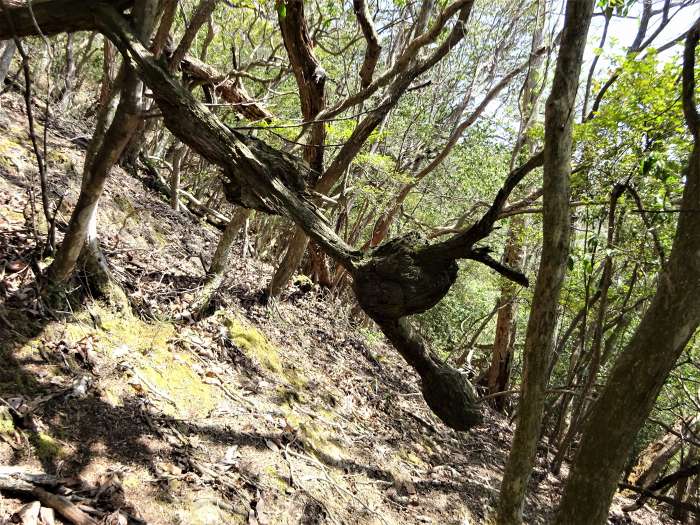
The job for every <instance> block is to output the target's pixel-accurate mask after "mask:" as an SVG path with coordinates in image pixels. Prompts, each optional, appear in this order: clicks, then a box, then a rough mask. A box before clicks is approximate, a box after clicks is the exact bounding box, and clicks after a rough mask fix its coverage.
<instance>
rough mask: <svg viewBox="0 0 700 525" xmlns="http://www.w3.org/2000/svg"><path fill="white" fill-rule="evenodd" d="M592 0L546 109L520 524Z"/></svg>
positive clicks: (577, 10) (560, 265)
mask: <svg viewBox="0 0 700 525" xmlns="http://www.w3.org/2000/svg"><path fill="white" fill-rule="evenodd" d="M592 13H593V2H592V1H591V0H584V1H581V0H568V1H567V4H566V16H565V21H564V30H563V34H562V40H561V47H560V49H559V56H558V57H557V65H556V71H555V73H554V81H553V84H552V91H551V94H550V95H549V98H548V100H547V105H546V110H545V146H544V186H543V187H544V212H543V219H542V221H543V243H542V256H541V260H540V267H539V271H538V274H537V283H536V285H535V291H534V296H533V300H532V308H531V311H530V319H529V321H528V326H527V333H526V336H525V350H524V363H523V379H522V387H521V392H522V393H521V397H520V405H519V409H518V422H517V427H516V430H515V435H514V437H513V444H512V447H511V453H510V455H509V456H508V462H507V463H506V468H505V472H504V475H503V482H502V485H501V496H500V501H499V505H498V520H499V521H498V522H499V524H502V525H510V524H520V523H521V521H522V507H523V501H524V499H525V492H526V490H527V484H528V480H529V479H530V473H531V472H532V466H533V464H534V460H535V454H536V450H537V440H538V439H539V436H540V428H541V424H542V415H543V411H544V398H545V389H546V386H547V379H548V377H547V373H548V369H549V362H550V360H551V354H552V346H553V336H554V328H555V326H556V320H557V308H558V305H559V294H560V291H561V286H562V282H563V280H564V274H565V271H566V264H567V260H568V254H569V228H570V225H569V221H570V218H569V198H570V189H569V177H570V174H571V147H572V137H571V128H572V123H573V122H572V119H573V109H574V102H575V99H576V91H577V88H578V77H579V74H580V71H581V63H582V60H583V50H584V48H585V45H586V36H587V34H588V27H589V25H590V21H591V15H592Z"/></svg>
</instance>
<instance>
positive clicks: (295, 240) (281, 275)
mask: <svg viewBox="0 0 700 525" xmlns="http://www.w3.org/2000/svg"><path fill="white" fill-rule="evenodd" d="M308 244H309V237H308V236H307V235H306V233H304V230H303V229H302V228H300V227H298V226H295V227H294V235H293V236H292V238H291V239H290V241H289V244H288V245H287V250H286V251H285V252H284V257H283V258H282V261H281V262H280V264H279V266H278V267H277V270H276V271H275V274H274V275H273V276H272V280H271V281H270V286H269V288H268V295H269V297H270V298H273V299H274V298H277V297H279V296H280V294H281V293H282V290H284V287H285V286H286V285H287V283H288V282H289V279H290V278H291V277H292V275H293V274H294V272H295V271H296V270H297V268H299V263H301V260H302V258H303V257H304V253H305V252H306V246H307V245H308Z"/></svg>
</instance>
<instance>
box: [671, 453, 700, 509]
mask: <svg viewBox="0 0 700 525" xmlns="http://www.w3.org/2000/svg"><path fill="white" fill-rule="evenodd" d="M699 452H700V449H698V447H695V446H691V447H690V450H689V451H688V455H687V456H686V457H685V458H684V460H683V462H682V463H681V469H683V468H686V467H689V466H690V465H692V464H693V463H694V462H696V461H697V459H698V457H700V454H698V453H699ZM696 477H697V475H696ZM691 485H692V476H691V477H690V478H687V477H683V478H681V479H679V480H678V481H677V482H676V486H675V494H674V499H675V500H676V505H674V506H673V512H672V513H671V517H672V518H673V519H675V520H678V521H680V522H681V523H686V522H687V521H688V511H687V510H686V509H685V508H683V506H682V505H681V504H682V503H691V501H690V498H691V497H692V496H693V492H692V491H690V490H689V489H690V488H692V487H691ZM696 491H697V489H696ZM699 517H700V516H699Z"/></svg>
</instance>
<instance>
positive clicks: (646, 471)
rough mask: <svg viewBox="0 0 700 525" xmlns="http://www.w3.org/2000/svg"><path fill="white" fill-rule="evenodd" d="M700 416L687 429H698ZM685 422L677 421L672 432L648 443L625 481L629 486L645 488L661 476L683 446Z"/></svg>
mask: <svg viewBox="0 0 700 525" xmlns="http://www.w3.org/2000/svg"><path fill="white" fill-rule="evenodd" d="M699 422H700V416H696V417H695V418H694V419H693V420H692V421H691V422H690V423H688V427H689V428H690V430H691V431H695V430H697V429H698V428H700V425H699V424H698V423H699ZM685 428H686V422H685V421H683V420H679V421H677V422H676V424H675V425H673V432H667V433H666V434H664V435H663V436H661V437H660V438H659V439H657V440H656V441H654V442H652V443H650V444H649V445H648V446H647V447H646V448H645V449H644V450H643V451H642V452H641V454H639V457H638V458H637V462H636V463H635V465H634V467H633V468H632V473H631V474H630V476H629V478H628V479H627V481H628V482H629V483H630V485H637V486H638V487H642V488H646V487H648V486H649V485H651V484H652V483H654V481H656V478H658V477H659V476H660V475H661V472H662V471H663V469H664V467H665V466H666V465H667V464H668V462H669V461H670V460H671V458H673V456H675V455H676V454H677V453H678V451H679V450H680V449H681V446H682V445H683V438H682V436H683V435H684V434H685Z"/></svg>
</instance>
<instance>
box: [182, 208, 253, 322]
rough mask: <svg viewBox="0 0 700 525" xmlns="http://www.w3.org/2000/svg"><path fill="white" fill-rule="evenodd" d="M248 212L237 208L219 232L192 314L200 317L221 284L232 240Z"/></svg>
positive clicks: (226, 267)
mask: <svg viewBox="0 0 700 525" xmlns="http://www.w3.org/2000/svg"><path fill="white" fill-rule="evenodd" d="M250 213H251V212H250V210H248V209H246V208H237V209H236V211H235V212H234V214H233V217H231V220H230V221H229V223H228V224H227V225H226V229H225V230H224V233H222V234H221V238H220V239H219V244H218V245H217V246H216V251H215V252H214V257H212V260H211V265H210V266H209V270H208V271H207V277H206V279H205V280H204V285H203V286H202V289H201V290H200V291H199V293H198V294H197V297H196V299H195V300H194V301H193V303H192V306H191V307H190V309H191V311H192V315H193V316H195V317H202V316H203V315H204V314H205V313H206V311H207V310H208V308H209V304H210V303H211V298H212V296H213V295H214V293H215V292H216V290H218V289H219V287H220V286H221V283H222V282H223V280H224V277H225V274H226V271H227V270H228V267H229V257H230V254H231V247H232V246H233V242H234V241H235V240H236V237H237V236H238V232H239V231H240V230H241V228H242V227H243V225H244V224H245V223H246V221H247V220H248V217H250Z"/></svg>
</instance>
